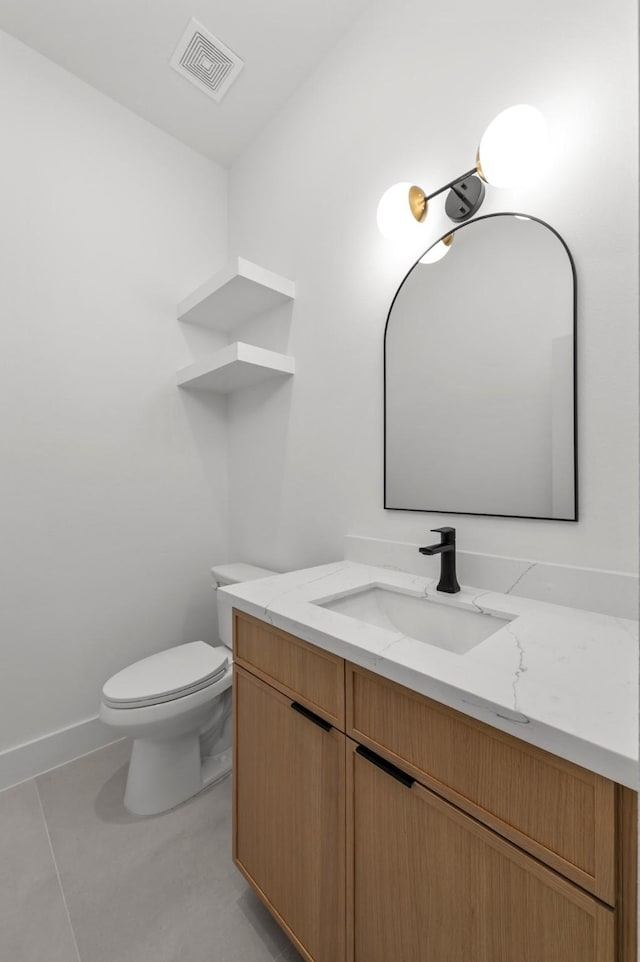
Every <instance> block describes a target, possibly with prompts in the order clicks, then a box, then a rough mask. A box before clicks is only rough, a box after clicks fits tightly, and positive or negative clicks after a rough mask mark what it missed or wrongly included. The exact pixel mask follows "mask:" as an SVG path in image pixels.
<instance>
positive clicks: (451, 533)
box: [431, 525, 456, 544]
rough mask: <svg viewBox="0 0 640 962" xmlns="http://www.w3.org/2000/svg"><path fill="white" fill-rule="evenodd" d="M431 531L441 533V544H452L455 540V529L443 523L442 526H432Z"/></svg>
mask: <svg viewBox="0 0 640 962" xmlns="http://www.w3.org/2000/svg"><path fill="white" fill-rule="evenodd" d="M431 530H432V531H435V532H437V533H438V534H441V535H442V543H443V544H452V543H454V542H455V540H456V529H455V528H450V527H449V526H447V525H445V527H444V528H432V529H431Z"/></svg>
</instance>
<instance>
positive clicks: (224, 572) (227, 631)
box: [211, 562, 278, 648]
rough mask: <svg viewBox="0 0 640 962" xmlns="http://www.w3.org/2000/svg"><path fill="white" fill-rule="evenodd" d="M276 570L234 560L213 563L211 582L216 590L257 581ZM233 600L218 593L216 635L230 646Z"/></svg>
mask: <svg viewBox="0 0 640 962" xmlns="http://www.w3.org/2000/svg"><path fill="white" fill-rule="evenodd" d="M277 573H278V572H277V571H270V570H269V568H258V567H257V566H256V565H248V564H244V563H243V562H236V563H234V564H228V565H214V566H213V568H212V569H211V574H212V576H213V583H214V587H215V588H216V590H217V589H218V588H223V587H224V586H225V585H237V584H242V582H244V581H257V580H258V578H269V577H271V575H275V574H277ZM232 608H233V602H232V599H231V598H228V597H225V596H224V594H220V595H218V636H219V638H220V641H221V642H222V644H223V645H226V646H227V648H231V647H232V645H233V623H232V617H231V609H232Z"/></svg>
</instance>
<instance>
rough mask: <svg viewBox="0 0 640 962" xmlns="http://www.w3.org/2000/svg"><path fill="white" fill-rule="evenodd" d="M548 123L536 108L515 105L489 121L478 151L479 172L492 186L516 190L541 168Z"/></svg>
mask: <svg viewBox="0 0 640 962" xmlns="http://www.w3.org/2000/svg"><path fill="white" fill-rule="evenodd" d="M547 147H548V133H547V122H546V120H545V119H544V117H543V116H542V114H541V113H540V111H539V110H536V108H535V107H530V106H528V105H527V104H518V105H517V106H516V107H509V108H508V109H507V110H503V111H502V113H501V114H498V116H497V117H494V119H493V120H492V121H491V123H490V124H489V126H488V127H487V129H486V130H485V132H484V134H483V135H482V140H481V141H480V146H479V148H478V160H477V167H478V173H479V174H480V176H481V177H482V179H483V180H485V181H486V182H487V183H488V184H492V185H493V186H494V187H516V186H518V185H519V184H525V183H527V182H528V181H530V180H532V179H533V178H534V177H535V176H536V174H538V173H539V172H540V169H541V168H542V167H543V166H544V163H545V160H546V155H547Z"/></svg>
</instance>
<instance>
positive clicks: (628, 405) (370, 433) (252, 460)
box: [230, 0, 638, 571]
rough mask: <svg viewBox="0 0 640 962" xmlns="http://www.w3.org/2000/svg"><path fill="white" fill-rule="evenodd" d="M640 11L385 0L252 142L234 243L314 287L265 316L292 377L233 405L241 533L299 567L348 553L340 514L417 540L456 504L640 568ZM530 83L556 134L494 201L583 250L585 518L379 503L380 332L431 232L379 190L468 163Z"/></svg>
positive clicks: (539, 545) (547, 544) (236, 529)
mask: <svg viewBox="0 0 640 962" xmlns="http://www.w3.org/2000/svg"><path fill="white" fill-rule="evenodd" d="M636 28H637V23H636V8H635V3H634V2H633V0H620V2H619V3H616V4H613V5H606V4H603V3H602V2H601V0H586V2H585V0H564V2H563V3H561V4H559V3H557V2H556V0H540V2H539V3H536V4H535V5H529V6H523V5H522V4H513V3H512V2H510V0H487V2H486V3H483V4H480V5H477V4H476V5H473V4H470V3H468V2H467V0H451V2H449V3H447V4H446V5H445V4H441V5H439V6H436V5H434V4H424V3H421V2H419V0H405V2H398V0H381V2H378V3H374V4H372V6H371V8H370V10H369V11H368V12H367V13H366V14H365V15H364V16H363V17H362V18H361V19H360V21H359V22H358V23H356V25H355V26H354V28H353V30H352V31H351V32H350V33H349V34H348V35H347V36H346V37H345V38H344V41H343V42H342V43H341V44H340V46H339V47H337V48H335V49H334V51H333V53H332V54H331V55H330V57H328V58H327V59H326V60H325V62H324V63H323V64H322V66H321V68H320V69H319V70H318V71H317V72H316V73H315V74H314V76H313V77H312V78H311V80H310V81H309V82H308V83H307V84H306V85H305V86H304V87H303V88H301V90H300V91H299V92H298V94H297V95H296V96H295V97H294V98H293V100H292V101H290V103H289V104H288V106H287V107H286V109H285V110H284V111H283V112H282V113H281V114H280V115H279V117H278V118H276V120H275V121H274V122H273V123H271V124H270V125H269V126H268V127H267V128H266V129H265V130H264V132H263V134H262V135H261V136H260V137H259V138H258V140H257V141H256V142H255V143H254V144H253V145H252V147H251V148H250V149H249V150H248V151H247V152H246V153H245V154H244V155H243V157H242V158H241V159H240V161H239V162H237V163H236V165H235V166H234V167H233V169H232V171H231V177H230V226H231V235H230V237H231V246H232V248H233V249H235V250H237V251H238V252H239V253H242V254H243V255H244V256H245V257H248V258H250V259H252V260H255V261H257V262H258V263H261V264H264V265H265V266H266V267H269V268H271V269H273V270H276V271H279V272H281V273H283V274H285V275H288V276H291V277H292V278H294V279H295V281H296V284H297V287H298V292H299V294H298V298H297V300H296V302H295V306H294V310H293V317H292V319H291V321H290V324H288V323H287V322H286V320H283V319H282V318H278V319H277V320H276V321H275V322H272V321H267V322H265V323H264V325H263V328H262V333H260V334H258V335H257V336H256V340H258V338H259V339H260V341H259V342H260V343H261V344H263V346H266V347H273V348H274V349H276V350H284V349H286V348H287V347H290V349H291V351H292V353H293V354H294V355H295V358H296V365H297V373H296V376H295V378H294V379H292V381H291V382H290V383H289V384H287V385H285V386H281V387H278V388H275V387H272V388H268V389H267V388H264V389H256V391H255V392H254V393H253V394H251V393H247V394H244V395H242V396H238V397H237V398H236V399H234V400H233V402H232V403H231V405H230V414H231V417H230V425H231V469H230V470H231V482H232V483H231V490H232V496H231V508H232V531H233V538H232V553H233V554H234V555H237V556H239V557H244V558H245V559H247V560H251V561H254V562H257V563H262V564H265V565H267V566H276V567H281V568H290V567H299V566H301V565H305V564H312V563H316V562H321V561H325V560H329V559H332V558H338V557H341V556H342V550H343V549H342V536H343V535H344V534H345V533H356V534H362V535H369V536H374V537H381V538H390V539H394V540H403V541H414V542H415V541H417V540H419V539H421V538H424V537H425V536H426V532H427V529H429V528H431V527H435V526H436V524H442V523H443V522H444V521H449V522H450V523H454V524H455V525H456V527H457V528H458V542H459V544H460V547H461V549H464V550H468V551H476V552H491V553H495V554H505V555H511V556H516V557H524V558H530V559H532V560H547V561H552V562H556V563H561V564H580V565H583V566H587V567H589V566H592V567H598V568H611V569H617V570H622V571H634V570H636V569H637V557H636V555H637V543H636V533H637V528H638V524H637V490H638V488H637V414H636V412H637V387H636V384H637V381H636V366H637V356H638V351H637V303H638V298H637V265H638V223H637V182H638V177H637V173H638V171H637V51H636V43H637V29H636ZM523 102H524V103H532V104H534V105H536V106H538V107H539V108H540V109H541V110H542V111H543V113H544V114H545V115H546V117H547V118H548V120H549V123H550V127H551V133H552V138H553V143H554V151H555V155H554V157H553V160H552V163H551V165H550V167H549V171H548V172H547V173H546V174H545V175H544V176H542V177H541V179H540V181H539V182H538V183H537V184H535V185H532V186H531V187H530V188H528V189H524V190H520V191H498V190H495V189H492V188H488V190H487V200H486V201H485V205H484V207H483V213H489V212H491V211H492V210H514V209H515V210H522V211H525V212H529V213H532V214H534V215H536V216H538V217H541V218H543V219H544V220H546V221H548V222H549V223H551V224H552V225H553V226H554V227H555V228H556V229H557V230H559V231H560V233H561V234H562V235H563V236H564V238H565V240H566V242H567V243H568V245H569V247H570V249H571V251H572V253H573V256H574V258H575V261H576V265H577V271H578V285H579V287H578V290H579V397H578V402H579V422H580V423H579V444H580V454H579V476H580V512H581V517H580V522H579V523H578V524H572V523H569V522H564V523H563V522H541V521H524V520H522V521H520V520H511V519H492V518H470V517H455V516H449V517H447V518H445V517H443V516H437V515H431V514H415V513H404V512H402V513H399V512H385V511H384V510H383V508H382V335H383V330H384V323H385V318H386V314H387V310H388V307H389V304H390V302H391V299H392V296H393V293H394V291H395V288H396V286H397V284H398V283H399V281H400V280H401V279H402V277H403V276H404V273H405V272H406V269H407V267H408V265H409V264H410V263H412V261H413V259H415V257H414V255H417V253H418V248H417V247H416V246H414V247H413V248H412V250H408V251H404V252H402V251H398V250H397V249H394V248H392V247H390V246H389V244H388V243H387V242H385V241H384V239H383V238H382V237H381V236H380V235H379V234H378V232H377V229H376V225H375V211H376V205H377V202H378V199H379V197H380V195H381V194H382V192H383V191H384V190H385V189H386V187H387V186H389V185H390V184H392V183H394V182H396V181H398V180H414V182H417V183H419V184H421V185H422V186H424V187H425V188H426V189H427V190H433V189H435V188H437V187H439V186H440V185H441V184H443V183H445V182H446V181H448V180H450V179H451V178H452V177H453V176H455V175H456V174H458V173H462V172H463V171H465V170H468V169H469V168H470V167H471V166H472V164H473V159H474V156H475V148H476V146H477V143H478V140H479V138H480V136H481V134H482V131H483V130H484V128H485V126H486V125H487V123H488V122H489V121H490V120H491V119H492V117H493V116H495V114H496V113H498V112H499V111H500V110H502V109H503V108H505V107H507V106H509V105H511V104H515V103H523ZM442 206H443V205H442V203H441V202H439V201H434V202H432V205H431V207H432V210H431V213H430V215H429V219H428V221H427V223H426V225H425V228H424V242H421V243H420V244H419V247H420V248H426V247H427V246H428V245H429V244H430V243H431V242H432V241H433V240H434V239H435V238H437V237H439V236H440V235H441V234H442V233H444V228H445V227H446V225H447V224H448V223H449V222H448V221H446V219H445V218H444V215H443V214H442ZM254 333H255V332H254Z"/></svg>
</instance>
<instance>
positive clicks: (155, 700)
mask: <svg viewBox="0 0 640 962" xmlns="http://www.w3.org/2000/svg"><path fill="white" fill-rule="evenodd" d="M228 663H229V659H228V653H227V649H226V648H212V647H211V645H207V644H205V642H204V641H191V642H189V643H188V644H186V645H177V646H176V647H175V648H168V649H167V650H166V651H159V652H158V653H157V654H155V655H150V656H149V658H143V659H142V660H141V661H136V662H134V664H133V665H129V667H128V668H124V669H123V670H122V671H119V672H118V673H117V674H116V675H114V676H113V678H110V679H109V681H108V682H107V683H106V684H105V686H104V688H103V689H102V695H103V698H104V701H105V704H107V705H112V706H114V707H116V708H118V707H119V708H124V707H127V708H131V707H134V706H142V705H159V704H161V703H162V702H165V701H171V700H173V699H174V698H179V697H180V696H182V695H187V694H190V693H191V692H194V691H200V690H201V689H202V688H206V687H207V686H208V685H211V684H213V682H214V681H216V680H217V679H218V678H221V677H222V675H224V673H225V671H226V670H227V666H228Z"/></svg>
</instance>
